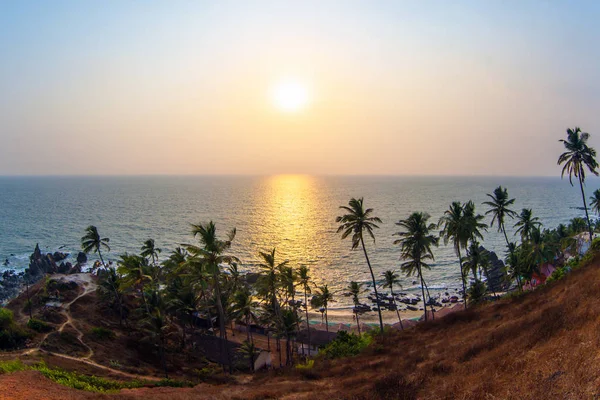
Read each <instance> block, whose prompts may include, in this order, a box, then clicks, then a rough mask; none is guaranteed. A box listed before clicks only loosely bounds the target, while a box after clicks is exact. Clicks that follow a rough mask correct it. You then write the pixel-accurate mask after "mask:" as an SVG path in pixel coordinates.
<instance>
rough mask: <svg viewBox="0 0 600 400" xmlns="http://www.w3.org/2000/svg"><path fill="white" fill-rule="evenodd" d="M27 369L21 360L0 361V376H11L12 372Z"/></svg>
mask: <svg viewBox="0 0 600 400" xmlns="http://www.w3.org/2000/svg"><path fill="white" fill-rule="evenodd" d="M25 369H27V367H26V366H25V364H23V363H22V362H21V360H11V361H0V374H10V373H11V372H17V371H23V370H25Z"/></svg>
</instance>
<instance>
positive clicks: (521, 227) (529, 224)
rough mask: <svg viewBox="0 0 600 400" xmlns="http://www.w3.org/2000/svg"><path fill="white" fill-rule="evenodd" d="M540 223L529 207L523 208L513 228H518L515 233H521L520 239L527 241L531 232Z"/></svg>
mask: <svg viewBox="0 0 600 400" xmlns="http://www.w3.org/2000/svg"><path fill="white" fill-rule="evenodd" d="M541 225H542V223H541V222H540V219H539V218H538V217H534V216H533V211H531V208H524V209H523V210H521V214H520V215H519V217H518V221H517V223H516V224H515V228H518V229H517V230H516V232H515V234H520V235H521V240H522V241H527V240H529V239H530V238H531V232H532V231H533V230H534V229H536V228H538V229H539V227H540V226H541Z"/></svg>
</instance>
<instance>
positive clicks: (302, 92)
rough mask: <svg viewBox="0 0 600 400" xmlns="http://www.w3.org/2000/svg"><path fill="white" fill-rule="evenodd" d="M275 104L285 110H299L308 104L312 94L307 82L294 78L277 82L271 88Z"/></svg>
mask: <svg viewBox="0 0 600 400" xmlns="http://www.w3.org/2000/svg"><path fill="white" fill-rule="evenodd" d="M271 100H272V102H273V105H274V106H275V107H277V108H278V109H279V110H281V111H284V112H297V111H300V110H303V109H304V108H306V106H307V105H308V102H309V100H310V95H309V92H308V88H307V86H306V85H305V84H303V83H302V82H300V81H297V80H294V79H287V80H282V81H279V82H277V83H276V84H275V85H273V87H272V89H271Z"/></svg>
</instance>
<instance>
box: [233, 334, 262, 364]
mask: <svg viewBox="0 0 600 400" xmlns="http://www.w3.org/2000/svg"><path fill="white" fill-rule="evenodd" d="M238 351H239V352H240V354H242V355H243V356H244V357H248V362H249V363H250V370H251V371H252V372H254V362H255V361H256V357H257V356H258V355H259V354H260V350H259V349H258V348H257V347H256V346H255V345H254V342H251V341H249V340H244V343H242V345H241V346H240V347H239V349H238Z"/></svg>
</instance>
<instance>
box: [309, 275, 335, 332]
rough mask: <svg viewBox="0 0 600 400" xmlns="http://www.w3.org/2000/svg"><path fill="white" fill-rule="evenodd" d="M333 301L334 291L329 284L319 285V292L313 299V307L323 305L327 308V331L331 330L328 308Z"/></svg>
mask: <svg viewBox="0 0 600 400" xmlns="http://www.w3.org/2000/svg"><path fill="white" fill-rule="evenodd" d="M332 301H333V293H331V292H330V291H329V287H328V286H327V285H323V286H320V287H317V292H316V293H315V295H314V296H313V298H312V300H311V304H312V306H313V308H321V307H323V308H324V309H325V330H326V331H327V332H329V320H328V319H327V309H328V307H329V303H330V302H332Z"/></svg>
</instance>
